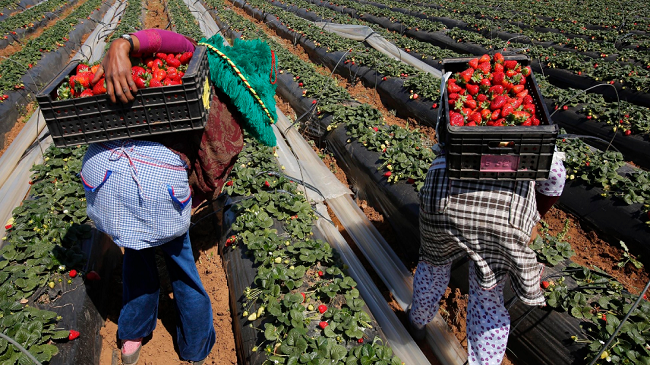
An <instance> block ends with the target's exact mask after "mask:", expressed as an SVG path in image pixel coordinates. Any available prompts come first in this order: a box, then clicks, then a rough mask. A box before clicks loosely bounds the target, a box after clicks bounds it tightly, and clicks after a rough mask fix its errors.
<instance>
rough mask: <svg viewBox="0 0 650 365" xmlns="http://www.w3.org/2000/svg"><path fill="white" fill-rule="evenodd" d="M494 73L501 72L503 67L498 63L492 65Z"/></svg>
mask: <svg viewBox="0 0 650 365" xmlns="http://www.w3.org/2000/svg"><path fill="white" fill-rule="evenodd" d="M494 72H503V65H502V64H500V63H495V64H494Z"/></svg>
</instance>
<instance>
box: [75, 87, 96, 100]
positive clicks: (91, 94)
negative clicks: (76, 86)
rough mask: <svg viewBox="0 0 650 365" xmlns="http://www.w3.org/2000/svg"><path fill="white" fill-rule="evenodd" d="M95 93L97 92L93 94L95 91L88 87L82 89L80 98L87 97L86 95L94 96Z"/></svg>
mask: <svg viewBox="0 0 650 365" xmlns="http://www.w3.org/2000/svg"><path fill="white" fill-rule="evenodd" d="M93 95H95V94H93V91H92V90H91V89H86V90H84V91H82V92H81V94H79V97H80V98H86V97H89V96H93Z"/></svg>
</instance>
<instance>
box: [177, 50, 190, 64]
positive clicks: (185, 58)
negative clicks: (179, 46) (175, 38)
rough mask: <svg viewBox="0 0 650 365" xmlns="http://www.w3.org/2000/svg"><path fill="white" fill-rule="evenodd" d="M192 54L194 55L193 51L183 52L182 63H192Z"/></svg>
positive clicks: (180, 59)
mask: <svg viewBox="0 0 650 365" xmlns="http://www.w3.org/2000/svg"><path fill="white" fill-rule="evenodd" d="M192 55H193V53H192V52H185V53H183V54H182V55H181V57H180V58H179V61H181V65H187V64H188V63H190V59H192Z"/></svg>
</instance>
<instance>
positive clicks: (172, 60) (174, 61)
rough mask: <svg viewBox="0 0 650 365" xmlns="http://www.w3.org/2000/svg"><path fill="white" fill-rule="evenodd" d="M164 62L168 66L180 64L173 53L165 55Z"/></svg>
mask: <svg viewBox="0 0 650 365" xmlns="http://www.w3.org/2000/svg"><path fill="white" fill-rule="evenodd" d="M166 62H167V66H169V67H178V66H180V65H181V61H180V60H178V59H176V57H174V55H173V54H170V55H169V56H167V59H166Z"/></svg>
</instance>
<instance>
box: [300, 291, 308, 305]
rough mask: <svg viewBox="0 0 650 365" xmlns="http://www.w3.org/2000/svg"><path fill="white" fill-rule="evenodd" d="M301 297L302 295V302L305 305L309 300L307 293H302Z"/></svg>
mask: <svg viewBox="0 0 650 365" xmlns="http://www.w3.org/2000/svg"><path fill="white" fill-rule="evenodd" d="M300 295H302V302H303V303H304V302H305V301H306V300H307V296H306V295H305V293H300Z"/></svg>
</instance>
